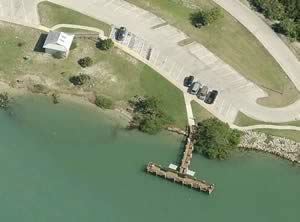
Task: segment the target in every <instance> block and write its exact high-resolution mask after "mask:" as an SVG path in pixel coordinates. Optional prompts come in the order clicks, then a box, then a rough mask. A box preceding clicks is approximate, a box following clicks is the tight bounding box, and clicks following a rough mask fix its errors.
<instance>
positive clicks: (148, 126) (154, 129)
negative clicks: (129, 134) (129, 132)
mask: <svg viewBox="0 0 300 222" xmlns="http://www.w3.org/2000/svg"><path fill="white" fill-rule="evenodd" d="M131 104H132V105H133V108H134V116H133V119H132V121H131V123H130V127H131V128H137V129H139V130H140V131H142V132H145V133H148V134H156V133H158V132H159V131H160V130H162V129H163V128H164V127H166V126H167V125H169V124H171V123H173V122H174V120H173V119H172V118H171V117H170V116H169V115H167V114H166V113H165V112H164V111H163V110H162V109H161V102H160V100H159V99H158V98H156V97H146V98H143V99H138V100H136V101H131Z"/></svg>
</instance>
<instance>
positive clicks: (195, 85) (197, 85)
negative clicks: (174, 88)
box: [189, 82, 201, 95]
mask: <svg viewBox="0 0 300 222" xmlns="http://www.w3.org/2000/svg"><path fill="white" fill-rule="evenodd" d="M200 88H201V84H200V83H199V82H194V83H193V84H192V85H191V86H190V88H189V91H190V93H191V94H192V95H196V94H197V93H198V91H199V90H200Z"/></svg>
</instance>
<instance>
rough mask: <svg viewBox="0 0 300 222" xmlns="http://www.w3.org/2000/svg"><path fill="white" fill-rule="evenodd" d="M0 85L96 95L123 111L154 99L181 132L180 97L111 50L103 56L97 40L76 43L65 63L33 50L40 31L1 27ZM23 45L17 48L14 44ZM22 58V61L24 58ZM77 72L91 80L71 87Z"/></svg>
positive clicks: (182, 108)
mask: <svg viewBox="0 0 300 222" xmlns="http://www.w3.org/2000/svg"><path fill="white" fill-rule="evenodd" d="M0 32H1V33H2V35H0V80H4V81H7V82H11V83H14V84H15V83H16V80H17V79H18V80H22V81H24V82H29V83H30V84H37V83H40V84H44V85H48V86H49V87H50V88H51V89H55V90H57V91H59V92H67V93H73V94H76V93H82V92H95V93H96V94H102V95H104V96H107V97H109V98H111V99H112V100H113V101H114V102H116V104H117V106H122V104H123V103H124V102H126V101H127V100H128V99H129V98H131V97H133V96H135V95H148V96H157V97H159V98H160V99H161V101H162V106H163V108H164V110H165V111H166V112H167V113H169V114H170V115H171V116H172V118H173V119H174V120H175V121H176V126H178V127H181V128H184V127H185V126H186V123H187V119H186V110H185V104H184V98H183V94H182V92H181V91H180V90H179V89H177V88H176V87H175V86H174V85H173V84H171V83H170V82H169V81H167V80H166V79H164V78H163V77H162V76H160V75H159V74H158V73H157V72H155V71H154V70H152V69H151V68H149V67H148V66H146V65H145V64H143V63H141V62H139V61H138V60H136V59H135V58H133V57H131V56H129V55H128V54H126V53H124V52H123V51H121V50H119V49H117V48H113V49H112V50H110V51H108V52H103V51H101V50H99V49H97V48H96V47H95V44H96V40H86V39H80V38H76V43H77V48H75V49H73V50H71V52H70V55H69V57H68V58H66V59H55V58H53V57H52V56H50V55H47V54H45V53H41V52H35V51H33V49H34V47H35V45H36V43H37V41H38V39H39V36H40V35H41V32H40V31H39V30H35V29H31V28H27V27H23V26H18V25H11V24H8V23H0ZM19 43H22V44H19ZM24 56H26V57H27V59H24V58H23V57H24ZM85 56H89V57H91V58H92V59H93V61H94V64H93V65H92V66H91V67H88V68H81V67H80V66H79V65H78V64H77V61H78V59H80V58H82V57H85ZM79 73H84V74H88V75H90V76H91V78H92V81H91V82H90V83H88V84H86V85H84V86H82V87H75V86H73V85H72V84H71V83H70V82H69V78H70V77H71V76H73V75H78V74H79Z"/></svg>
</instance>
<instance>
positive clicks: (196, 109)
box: [191, 101, 214, 123]
mask: <svg viewBox="0 0 300 222" xmlns="http://www.w3.org/2000/svg"><path fill="white" fill-rule="evenodd" d="M191 105H192V110H193V114H194V118H195V121H196V122H197V123H198V122H202V121H203V120H206V119H209V118H214V115H213V114H211V113H210V112H209V111H208V110H206V109H205V108H204V107H202V106H201V105H200V104H199V103H196V102H195V101H192V102H191Z"/></svg>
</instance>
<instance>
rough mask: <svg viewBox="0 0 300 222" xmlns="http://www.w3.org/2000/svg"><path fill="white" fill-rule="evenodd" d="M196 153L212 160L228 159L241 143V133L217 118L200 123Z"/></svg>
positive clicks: (197, 131) (197, 132)
mask: <svg viewBox="0 0 300 222" xmlns="http://www.w3.org/2000/svg"><path fill="white" fill-rule="evenodd" d="M194 139H195V144H194V147H195V151H196V152H198V153H202V154H203V155H205V156H206V157H208V158H210V159H216V158H217V159H226V158H228V157H229V155H230V152H231V151H232V150H234V149H235V148H236V147H237V146H238V144H239V142H240V133H239V131H237V130H233V129H230V127H229V125H228V124H226V123H223V122H221V121H219V120H218V119H216V118H213V119H207V120H204V121H203V122H201V123H198V125H197V129H196V134H195V138H194Z"/></svg>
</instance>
